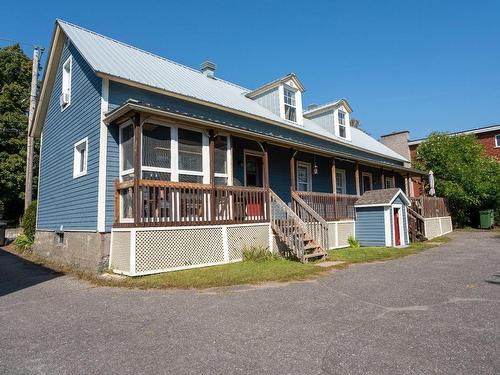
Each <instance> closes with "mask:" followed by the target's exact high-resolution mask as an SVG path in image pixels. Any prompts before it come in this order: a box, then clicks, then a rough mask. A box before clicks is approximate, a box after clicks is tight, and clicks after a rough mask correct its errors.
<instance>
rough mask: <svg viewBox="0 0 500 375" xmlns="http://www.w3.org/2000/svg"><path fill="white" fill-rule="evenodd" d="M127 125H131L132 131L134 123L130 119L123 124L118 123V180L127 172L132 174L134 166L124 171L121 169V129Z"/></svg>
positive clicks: (121, 179)
mask: <svg viewBox="0 0 500 375" xmlns="http://www.w3.org/2000/svg"><path fill="white" fill-rule="evenodd" d="M129 125H132V131H133V128H134V124H133V123H132V121H130V120H129V121H126V122H124V123H123V124H121V125H120V127H119V130H118V145H119V147H118V154H119V155H118V160H119V164H120V165H119V173H118V175H119V176H120V181H123V176H126V175H128V174H132V173H134V167H133V166H132V168H131V169H126V170H124V171H122V166H123V144H122V131H123V128H125V127H127V126H129Z"/></svg>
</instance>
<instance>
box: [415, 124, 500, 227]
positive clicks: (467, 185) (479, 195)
mask: <svg viewBox="0 0 500 375" xmlns="http://www.w3.org/2000/svg"><path fill="white" fill-rule="evenodd" d="M416 167H417V168H419V169H422V170H432V171H433V172H434V176H435V180H436V194H437V195H438V196H441V197H444V198H446V199H447V200H448V203H449V206H450V210H451V213H452V215H453V218H454V220H455V223H456V224H457V225H459V226H463V225H465V224H469V223H470V222H471V219H473V218H474V217H475V216H476V215H477V211H478V210H480V209H483V208H493V209H498V208H499V207H500V162H498V161H497V160H496V159H494V158H492V157H489V156H487V155H486V154H485V152H484V146H483V145H482V144H481V143H480V142H479V141H478V140H477V139H476V138H475V136H474V135H457V136H450V135H446V134H442V133H433V134H431V135H430V136H429V138H428V139H427V141H425V142H423V143H422V144H420V146H419V147H418V148H417V161H416Z"/></svg>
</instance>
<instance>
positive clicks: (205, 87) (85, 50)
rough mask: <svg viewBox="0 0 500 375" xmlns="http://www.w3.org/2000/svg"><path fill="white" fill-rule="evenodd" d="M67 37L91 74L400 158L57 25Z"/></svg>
mask: <svg viewBox="0 0 500 375" xmlns="http://www.w3.org/2000/svg"><path fill="white" fill-rule="evenodd" d="M57 24H58V25H59V26H60V27H61V29H62V30H63V31H64V33H65V34H66V35H67V37H68V38H69V39H70V40H71V42H72V43H73V44H74V46H75V47H76V48H77V50H78V51H79V52H80V53H81V55H82V56H83V58H84V59H85V60H86V61H87V63H88V64H89V65H90V66H91V68H92V69H93V70H94V71H95V72H96V73H102V74H104V75H108V76H111V77H116V78H120V79H123V80H126V81H130V82H136V83H139V84H141V85H144V86H147V87H151V88H156V89H159V90H162V91H164V92H165V93H166V94H168V93H173V94H178V95H182V96H184V97H190V98H194V99H196V100H199V101H202V102H206V103H207V104H209V103H213V104H215V105H217V106H221V107H225V108H228V109H230V110H235V111H238V112H240V113H242V114H249V115H252V116H257V117H259V118H262V119H263V120H264V121H265V120H269V121H272V122H274V123H280V124H281V125H283V126H286V127H289V128H291V129H296V130H297V131H301V132H306V133H310V134H311V135H314V136H321V137H328V138H329V139H331V140H333V141H334V142H337V143H342V144H346V145H347V146H349V145H351V146H352V147H354V148H358V149H363V150H365V151H368V152H372V153H375V154H378V155H382V156H385V157H387V158H390V159H394V160H397V161H407V159H405V158H404V157H402V156H401V155H399V154H398V153H396V152H394V151H393V150H391V149H389V148H388V147H386V146H384V145H383V144H381V143H379V142H378V141H376V140H375V139H373V138H372V137H370V136H369V135H367V134H365V133H364V132H362V131H360V130H359V129H356V128H352V133H351V134H352V141H344V140H343V139H341V138H338V137H336V136H335V135H334V134H333V133H332V132H328V131H326V130H324V129H323V128H321V127H320V126H319V125H317V124H316V123H315V122H314V121H311V120H308V119H305V118H304V124H303V126H302V125H294V124H292V123H290V122H289V121H286V120H284V119H282V118H281V117H279V116H277V115H275V114H274V113H272V112H271V111H269V110H267V109H266V108H264V107H262V106H261V105H259V104H258V103H257V102H255V101H254V100H252V99H250V98H247V97H246V96H245V95H246V94H248V93H249V92H250V91H251V90H248V89H245V88H243V87H241V86H238V85H236V84H233V83H230V82H227V81H224V80H221V79H219V78H209V77H207V76H205V75H204V74H203V73H201V72H200V71H198V70H195V69H192V68H189V67H186V66H184V65H181V64H179V63H176V62H174V61H171V60H168V59H166V58H163V57H160V56H157V55H154V54H152V53H150V52H146V51H143V50H141V49H138V48H136V47H132V46H130V45H127V44H125V43H122V42H119V41H116V40H114V39H111V38H109V37H106V36H103V35H100V34H97V33H95V32H93V31H90V30H87V29H84V28H82V27H80V26H76V25H73V24H71V23H68V22H66V21H62V20H57Z"/></svg>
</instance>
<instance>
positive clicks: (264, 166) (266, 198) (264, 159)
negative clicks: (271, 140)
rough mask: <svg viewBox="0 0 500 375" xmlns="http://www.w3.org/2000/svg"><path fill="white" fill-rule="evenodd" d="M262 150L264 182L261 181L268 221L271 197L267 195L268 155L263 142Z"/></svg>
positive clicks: (266, 145) (265, 143) (266, 146)
mask: <svg viewBox="0 0 500 375" xmlns="http://www.w3.org/2000/svg"><path fill="white" fill-rule="evenodd" d="M262 149H263V151H264V156H263V157H262V164H263V165H262V167H263V169H264V171H263V172H264V173H263V174H264V176H263V177H264V181H263V184H262V185H263V186H264V188H265V189H266V192H265V195H264V199H265V200H266V201H265V205H266V208H265V213H266V215H265V217H266V219H269V218H270V209H271V200H270V199H271V197H270V195H269V154H268V144H267V142H264V143H262Z"/></svg>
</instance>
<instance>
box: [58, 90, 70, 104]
mask: <svg viewBox="0 0 500 375" xmlns="http://www.w3.org/2000/svg"><path fill="white" fill-rule="evenodd" d="M69 99H70V94H69V93H62V94H61V97H60V98H59V103H60V104H61V107H64V106H66V105H68V104H69Z"/></svg>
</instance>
